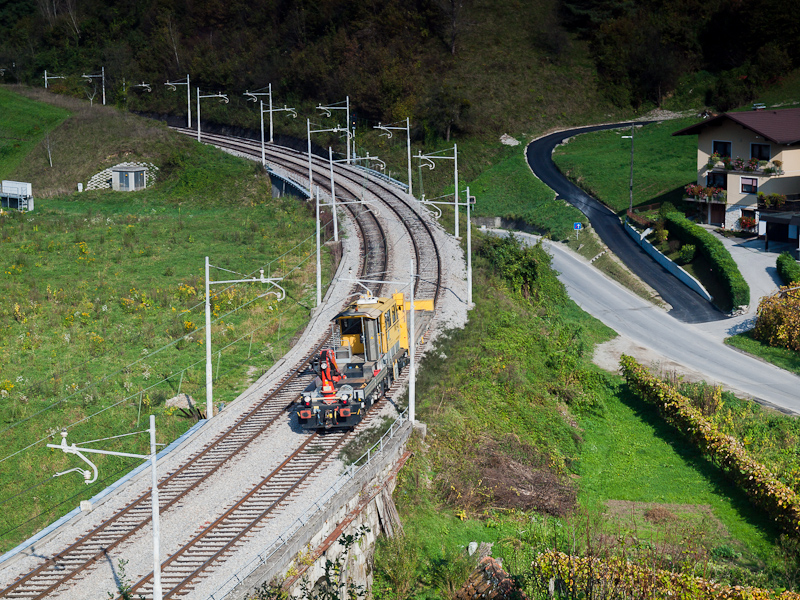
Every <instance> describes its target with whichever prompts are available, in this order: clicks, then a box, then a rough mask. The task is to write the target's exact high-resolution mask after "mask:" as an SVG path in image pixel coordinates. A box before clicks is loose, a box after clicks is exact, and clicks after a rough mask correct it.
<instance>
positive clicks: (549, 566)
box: [531, 550, 800, 600]
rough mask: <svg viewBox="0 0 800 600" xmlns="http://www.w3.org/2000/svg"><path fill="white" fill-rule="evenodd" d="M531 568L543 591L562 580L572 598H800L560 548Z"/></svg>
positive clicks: (730, 599)
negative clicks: (566, 552)
mask: <svg viewBox="0 0 800 600" xmlns="http://www.w3.org/2000/svg"><path fill="white" fill-rule="evenodd" d="M531 569H532V571H533V574H534V576H536V579H537V580H538V583H539V585H540V586H541V587H542V588H543V589H542V591H547V592H549V588H550V582H551V581H552V582H553V587H555V582H556V581H558V582H559V584H560V585H561V586H563V587H565V588H566V589H567V590H568V591H569V593H570V594H571V596H570V597H572V596H574V597H578V598H581V597H586V598H627V599H628V600H651V599H652V598H664V599H666V598H670V599H673V598H691V599H692V600H723V599H724V600H768V599H780V600H800V594H797V593H795V592H790V591H783V592H774V591H772V590H765V589H761V588H752V587H745V586H739V585H736V586H728V585H721V584H719V583H715V582H713V581H709V580H708V579H704V578H702V577H697V576H695V575H691V574H688V573H674V572H672V571H666V570H663V569H653V568H647V567H642V566H639V565H636V564H633V563H629V562H627V561H626V560H624V559H622V558H615V557H612V558H607V559H601V558H597V557H587V556H571V555H569V554H564V553H563V552H558V551H556V550H548V551H547V552H541V553H539V554H538V555H537V556H536V558H535V559H534V561H533V564H532V565H531Z"/></svg>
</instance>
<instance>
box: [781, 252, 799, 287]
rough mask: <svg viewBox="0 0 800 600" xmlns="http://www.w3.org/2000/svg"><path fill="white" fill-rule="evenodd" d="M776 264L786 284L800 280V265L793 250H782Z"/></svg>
mask: <svg viewBox="0 0 800 600" xmlns="http://www.w3.org/2000/svg"><path fill="white" fill-rule="evenodd" d="M776 266H777V267H778V275H780V276H781V280H782V281H783V283H784V285H791V284H793V283H797V282H800V265H798V264H797V261H796V260H795V259H794V256H792V253H791V252H788V251H786V252H781V255H780V256H779V257H778V261H777V264H776Z"/></svg>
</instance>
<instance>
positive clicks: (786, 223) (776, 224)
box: [759, 212, 800, 251]
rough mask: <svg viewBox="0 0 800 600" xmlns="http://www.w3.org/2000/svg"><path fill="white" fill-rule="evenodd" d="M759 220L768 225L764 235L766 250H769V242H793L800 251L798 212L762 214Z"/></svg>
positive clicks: (799, 217)
mask: <svg viewBox="0 0 800 600" xmlns="http://www.w3.org/2000/svg"><path fill="white" fill-rule="evenodd" d="M759 220H760V221H761V222H762V223H766V229H765V233H764V250H765V251H767V250H769V241H770V240H772V241H774V242H791V241H794V244H795V247H796V248H797V249H798V250H800V244H799V243H798V242H800V239H798V237H799V236H798V229H800V213H797V212H776V213H763V212H762V213H761V214H760V215H759Z"/></svg>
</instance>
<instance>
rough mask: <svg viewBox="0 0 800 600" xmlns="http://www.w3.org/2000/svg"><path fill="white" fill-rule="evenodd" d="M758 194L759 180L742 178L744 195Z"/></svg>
mask: <svg viewBox="0 0 800 600" xmlns="http://www.w3.org/2000/svg"><path fill="white" fill-rule="evenodd" d="M757 192H758V179H756V178H755V177H742V193H743V194H755V193H757Z"/></svg>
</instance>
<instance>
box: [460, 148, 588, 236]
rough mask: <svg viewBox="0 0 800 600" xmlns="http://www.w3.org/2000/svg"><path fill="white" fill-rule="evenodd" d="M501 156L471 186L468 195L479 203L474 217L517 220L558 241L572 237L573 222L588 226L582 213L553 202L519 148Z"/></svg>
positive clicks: (559, 202)
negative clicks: (501, 157) (473, 196)
mask: <svg viewBox="0 0 800 600" xmlns="http://www.w3.org/2000/svg"><path fill="white" fill-rule="evenodd" d="M504 154H505V156H504V157H503V159H502V160H501V161H499V162H497V163H496V164H494V165H493V166H491V167H490V168H488V169H486V170H485V171H484V172H483V173H481V175H480V176H479V177H477V178H476V179H475V180H474V181H473V182H472V184H471V185H472V187H471V189H470V191H471V193H472V194H473V195H475V197H476V199H479V201H477V202H476V204H475V211H474V213H473V214H474V215H475V216H476V217H503V218H505V219H510V220H518V221H521V222H523V223H526V224H528V225H530V226H532V227H533V228H535V229H536V230H538V231H540V232H543V233H545V232H548V233H550V235H551V237H553V239H557V240H561V239H565V238H567V237H569V236H570V235H572V234H573V223H574V222H575V221H580V222H582V223H584V225H585V224H586V223H587V220H586V217H585V216H584V215H583V213H581V212H580V211H579V210H578V209H577V208H574V207H573V206H569V205H567V204H566V203H565V202H564V201H562V200H556V199H555V194H554V193H553V190H551V189H550V188H549V187H547V186H546V185H545V184H544V183H542V181H541V180H540V179H538V178H537V177H535V176H534V175H533V173H531V170H530V168H529V167H528V164H527V162H526V160H525V154H524V150H523V149H522V147H521V146H517V147H514V148H509V149H508V150H506V152H505V153H504Z"/></svg>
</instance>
